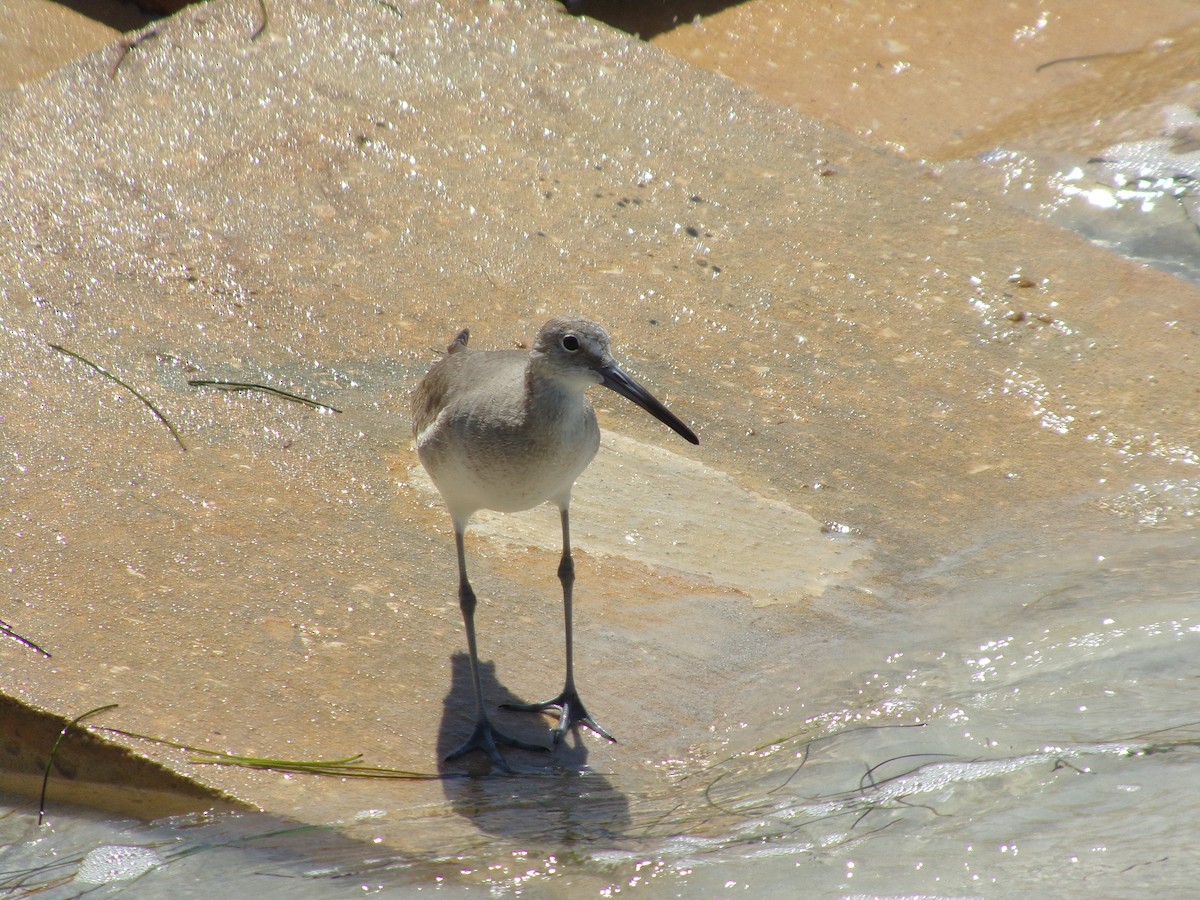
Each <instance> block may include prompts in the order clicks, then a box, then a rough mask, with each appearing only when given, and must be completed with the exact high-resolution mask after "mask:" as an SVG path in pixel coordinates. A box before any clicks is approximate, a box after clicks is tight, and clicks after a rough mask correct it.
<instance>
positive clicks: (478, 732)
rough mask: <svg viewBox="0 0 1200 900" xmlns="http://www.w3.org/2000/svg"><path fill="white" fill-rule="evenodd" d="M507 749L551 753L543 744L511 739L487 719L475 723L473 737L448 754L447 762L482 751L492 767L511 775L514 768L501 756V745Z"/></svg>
mask: <svg viewBox="0 0 1200 900" xmlns="http://www.w3.org/2000/svg"><path fill="white" fill-rule="evenodd" d="M501 744H503V745H504V746H505V747H515V748H517V749H518V750H536V751H539V752H541V753H546V752H549V750H550V748H549V747H543V746H542V745H541V744H530V743H529V742H527V741H520V740H517V739H516V738H514V737H509V736H508V735H507V734H505V733H504V732H502V731H499V730H497V728H496V727H495V726H494V725H492V723H491V722H489V721H488V720H487V719H483V720H482V721H479V722H476V723H475V730H474V731H473V732H471V736H470V737H469V738H467V739H466V741H465V742H464V743H463V745H462V746H461V747H459V748H458V749H457V750H455V751H453V752H452V753H448V754H446V762H451V761H453V760H456V759H458V758H459V757H460V756H466V755H467V754H468V753H470V752H471V751H473V750H482V751H483V752H484V753H486V754H487V755H488V758H489V759H491V761H492V765H493V766H495V767H496V768H497V769H499V770H500V771H501V772H506V773H509V774H511V773H512V768H511V767H510V766H509V764H508V763H507V762H505V760H504V757H503V756H501V755H500V750H499V745H501Z"/></svg>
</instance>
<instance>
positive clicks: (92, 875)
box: [75, 846, 163, 884]
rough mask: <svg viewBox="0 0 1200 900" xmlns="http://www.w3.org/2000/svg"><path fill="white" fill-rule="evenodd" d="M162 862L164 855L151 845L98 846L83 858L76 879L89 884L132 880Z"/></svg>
mask: <svg viewBox="0 0 1200 900" xmlns="http://www.w3.org/2000/svg"><path fill="white" fill-rule="evenodd" d="M162 862H163V859H162V857H161V856H159V855H158V854H157V853H156V852H155V851H153V850H151V849H150V848H149V847H122V846H108V847H97V848H96V849H95V850H92V851H91V852H90V853H88V855H87V856H85V857H84V858H83V862H82V863H80V864H79V871H78V872H77V873H76V875H75V880H76V881H82V882H85V883H87V884H108V883H109V882H112V881H130V880H132V879H134V878H137V877H138V876H139V875H143V874H144V873H146V872H148V871H150V869H153V868H154V867H155V866H158V865H161V864H162Z"/></svg>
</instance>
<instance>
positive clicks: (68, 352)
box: [50, 344, 187, 451]
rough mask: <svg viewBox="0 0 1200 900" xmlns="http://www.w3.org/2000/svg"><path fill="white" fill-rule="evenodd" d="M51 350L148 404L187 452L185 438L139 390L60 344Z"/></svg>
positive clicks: (52, 346) (176, 441)
mask: <svg viewBox="0 0 1200 900" xmlns="http://www.w3.org/2000/svg"><path fill="white" fill-rule="evenodd" d="M50 349H51V350H57V351H58V352H59V353H65V354H66V355H67V356H69V357H71V358H72V359H77V360H79V361H80V362H81V363H83V364H84V365H86V366H90V367H91V368H93V369H95V370H96V371H97V372H99V373H100V374H101V375H103V376H104V377H105V378H108V379H110V380H112V381H115V382H116V383H117V384H119V385H120V386H121V387H123V388H125V390H127V391H129V393H131V394H133V396H135V397H137V398H138V399H139V400H141V401H142V403H144V404H146V408H147V409H149V410H150V412H152V413H154V415H155V416H157V417H158V421H160V422H162V423H163V424H164V425H166V426H167V430H168V431H169V432H171V437H173V438H175V443H177V444H178V445H179V449H180V450H185V451H186V450H187V447H186V446H185V445H184V443H183V438H181V437H180V436H179V432H178V431H176V430H175V426H174V425H172V424H171V423H170V421H168V419H167V417H166V416H164V415H163V414H162V411H161V410H160V409H159V408H158V407H157V406H155V405H154V404H153V403H151V402H150V400H149V399H148V398H147V397H146V396H145V395H144V394H142V393H141V392H140V391H138V389H137V388H135V387H132V386H131V385H128V384H126V383H125V382H124V381H122V380H121V379H120V378H118V377H117V376H116V375H114V374H113V373H112V372H110V371H108V369H105V368H104V367H103V366H100V365H97V364H96V363H94V362H92V361H91V360H90V359H88V358H87V357H85V356H80V355H79V354H78V353H76V352H75V351H73V350H68V349H67V348H66V347H62V346H60V345H58V344H51V345H50Z"/></svg>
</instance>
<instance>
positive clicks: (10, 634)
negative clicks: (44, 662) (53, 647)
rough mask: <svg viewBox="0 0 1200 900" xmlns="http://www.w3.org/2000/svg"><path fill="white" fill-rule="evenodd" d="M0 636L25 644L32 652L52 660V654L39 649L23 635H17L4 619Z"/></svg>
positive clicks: (1, 622) (0, 625) (0, 621)
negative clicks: (34, 651)
mask: <svg viewBox="0 0 1200 900" xmlns="http://www.w3.org/2000/svg"><path fill="white" fill-rule="evenodd" d="M0 634H2V635H4V636H5V637H10V638H12V639H13V640H14V641H17V642H18V643H21V644H24V645H25V646H26V647H28V648H29V649H30V650H36V651H37V652H38V653H40V654H42V656H44V657H46V658H47V659H49V658H50V654H49V653H48V652H47V651H45V650H43V649H42V648H41V647H39V646H38V645H37V644H35V643H34V642H33V641H31V640H30V639H29V638H27V637H22V636H21V635H19V634H17V633H16V632H15V631H13V629H12V626H11V625H9V624H8V623H7V622H5V621H4V620H3V619H0Z"/></svg>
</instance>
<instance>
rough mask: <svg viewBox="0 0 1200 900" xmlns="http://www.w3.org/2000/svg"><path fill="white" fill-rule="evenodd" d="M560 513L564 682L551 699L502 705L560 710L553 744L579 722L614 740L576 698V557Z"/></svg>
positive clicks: (563, 512) (565, 514) (564, 510)
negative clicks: (573, 616)
mask: <svg viewBox="0 0 1200 900" xmlns="http://www.w3.org/2000/svg"><path fill="white" fill-rule="evenodd" d="M560 516H561V518H562V536H563V552H562V559H561V560H560V561H559V564H558V580H559V581H560V582H562V590H563V616H564V618H565V619H566V626H567V681H566V684H564V685H563V689H562V693H561V694H559V695H558V696H557V697H555V698H554V699H553V700H547V701H546V702H544V703H519V704H518V703H505V704H504V708H505V709H514V710H517V711H519V712H542V711H544V710H547V709H558V710H561V715H560V716H559V719H558V725H557V727H555V729H554V730H553V732H551V735H552V737H553V738H554V743H555V744H559V743H562V739H563V736H564V735H565V734H566V733H567V732H568V731H570V730H571V729H572V728H575V727H576V726H579V725H583V726H584V727H586V728H590V729H591V730H592V731H594V732H596V734H598V735H600V737H602V738H607V739H608V740H610V741H616V738H615V737H613V736H612V735H611V734H609V733H608V732H607V731H606V730H605V729H604V727H603V726H602V725H600V723H599V722H597V721H596V720H595V719H593V718H592V717H591V716H590V715H588V711H587V709H586V708H585V707H584V705H583V701H582V700H580V699H579V692H578V691H577V690H576V689H575V642H574V638H573V635H572V631H571V599H572V595H573V593H574V588H575V560H573V559H572V558H571V522H570V514H569V512H568V508H567V507H566V506H564V507H562V508H561V510H560Z"/></svg>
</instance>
